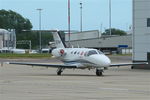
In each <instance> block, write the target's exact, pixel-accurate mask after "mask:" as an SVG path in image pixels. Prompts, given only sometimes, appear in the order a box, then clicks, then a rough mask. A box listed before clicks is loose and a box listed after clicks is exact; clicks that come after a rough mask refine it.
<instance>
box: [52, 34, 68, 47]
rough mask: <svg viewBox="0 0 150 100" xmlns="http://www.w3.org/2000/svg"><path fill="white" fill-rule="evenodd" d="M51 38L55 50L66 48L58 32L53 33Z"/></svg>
mask: <svg viewBox="0 0 150 100" xmlns="http://www.w3.org/2000/svg"><path fill="white" fill-rule="evenodd" d="M52 34H53V38H54V41H55V45H56V47H57V48H66V44H65V41H63V40H62V37H61V35H60V32H53V33H52Z"/></svg>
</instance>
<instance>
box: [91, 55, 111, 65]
mask: <svg viewBox="0 0 150 100" xmlns="http://www.w3.org/2000/svg"><path fill="white" fill-rule="evenodd" d="M92 59H93V61H94V63H95V64H97V65H98V66H101V67H109V66H110V64H111V60H110V59H109V58H108V57H107V56H105V55H93V57H92Z"/></svg>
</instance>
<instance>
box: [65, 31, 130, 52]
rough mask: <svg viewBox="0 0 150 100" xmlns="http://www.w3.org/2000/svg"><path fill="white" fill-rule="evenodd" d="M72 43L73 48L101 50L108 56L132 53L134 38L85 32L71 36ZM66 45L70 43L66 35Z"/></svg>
mask: <svg viewBox="0 0 150 100" xmlns="http://www.w3.org/2000/svg"><path fill="white" fill-rule="evenodd" d="M70 40H71V41H70V43H71V45H72V46H73V47H85V48H95V49H100V50H101V51H103V52H104V53H106V54H112V53H120V54H131V53H132V36H131V35H126V36H116V35H111V36H109V35H108V36H106V35H105V36H103V35H101V33H100V32H99V31H98V30H92V31H84V32H77V33H71V34H70ZM65 41H66V44H68V42H69V35H68V34H65Z"/></svg>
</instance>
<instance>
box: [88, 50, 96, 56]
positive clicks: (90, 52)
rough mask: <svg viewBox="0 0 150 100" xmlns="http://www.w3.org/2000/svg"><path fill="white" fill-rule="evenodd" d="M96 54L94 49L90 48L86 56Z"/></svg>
mask: <svg viewBox="0 0 150 100" xmlns="http://www.w3.org/2000/svg"><path fill="white" fill-rule="evenodd" d="M94 54H97V52H96V50H91V51H89V52H88V54H87V56H90V55H94Z"/></svg>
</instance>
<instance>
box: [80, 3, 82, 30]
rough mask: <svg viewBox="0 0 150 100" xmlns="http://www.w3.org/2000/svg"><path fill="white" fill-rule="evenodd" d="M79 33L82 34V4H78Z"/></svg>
mask: <svg viewBox="0 0 150 100" xmlns="http://www.w3.org/2000/svg"><path fill="white" fill-rule="evenodd" d="M80 31H81V32H82V2H80Z"/></svg>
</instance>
